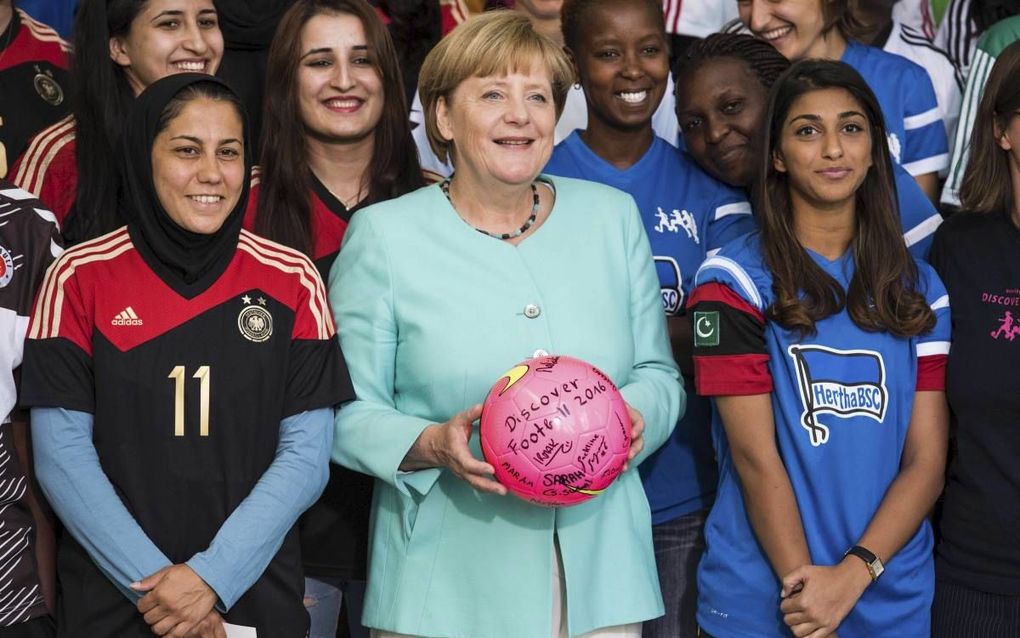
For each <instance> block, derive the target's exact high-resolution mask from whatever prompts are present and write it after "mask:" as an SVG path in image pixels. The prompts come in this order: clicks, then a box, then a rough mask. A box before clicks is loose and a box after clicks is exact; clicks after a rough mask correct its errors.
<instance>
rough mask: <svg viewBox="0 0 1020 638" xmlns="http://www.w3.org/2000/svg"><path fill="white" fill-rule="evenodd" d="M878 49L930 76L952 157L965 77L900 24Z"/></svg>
mask: <svg viewBox="0 0 1020 638" xmlns="http://www.w3.org/2000/svg"><path fill="white" fill-rule="evenodd" d="M901 4H902V3H901ZM879 45H881V47H882V50H884V51H887V52H889V53H895V54H896V55H900V56H903V57H905V58H906V59H908V60H910V61H911V62H914V63H915V64H918V65H920V66H921V67H922V68H923V69H924V70H925V71H927V72H928V77H929V78H931V83H932V87H933V88H934V89H935V98H936V100H937V101H938V106H939V111H941V114H942V122H943V123H944V124H945V126H946V135H947V137H948V138H949V144H950V148H949V152H950V153H952V152H953V149H952V144H953V139H954V137H955V135H954V134H955V132H956V123H957V121H958V120H959V117H960V101H961V97H962V95H963V76H962V75H961V73H960V70H959V69H958V68H956V65H955V64H954V63H953V61H952V60H951V59H950V57H949V55H948V54H947V53H946V52H945V51H943V50H942V49H940V48H938V47H937V46H935V45H934V44H933V43H932V42H931V40H929V39H928V38H926V37H925V36H924V34H923V33H921V32H920V31H917V30H916V29H914V28H912V27H910V26H907V25H906V24H902V23H900V22H898V21H897V20H893V23H892V29H891V31H890V32H889V36H888V37H887V38H886V40H885V42H884V43H879V42H876V43H875V46H879Z"/></svg>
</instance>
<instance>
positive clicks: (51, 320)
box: [20, 235, 126, 413]
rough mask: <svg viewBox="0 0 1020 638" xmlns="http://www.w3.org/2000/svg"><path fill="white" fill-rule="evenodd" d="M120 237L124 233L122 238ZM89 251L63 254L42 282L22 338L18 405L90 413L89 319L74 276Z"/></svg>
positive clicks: (92, 391) (92, 401) (89, 310)
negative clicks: (25, 335) (23, 339)
mask: <svg viewBox="0 0 1020 638" xmlns="http://www.w3.org/2000/svg"><path fill="white" fill-rule="evenodd" d="M125 239H126V235H125ZM93 252H94V251H90V249H89V248H85V249H83V250H72V251H68V252H65V253H64V254H63V255H62V256H61V257H60V258H59V259H58V260H57V261H55V262H54V263H53V264H52V265H51V266H50V268H49V270H48V271H47V273H46V277H45V278H44V279H43V283H42V287H41V288H40V290H39V294H38V295H37V297H36V301H35V305H34V307H33V309H32V316H31V319H30V320H29V325H28V337H27V339H26V340H25V354H24V360H23V361H22V365H21V401H20V403H21V405H22V406H24V407H51V408H67V409H70V410H78V411H80V412H88V413H92V412H93V411H94V409H95V379H94V376H93V372H92V333H93V329H94V326H95V324H94V318H93V314H92V308H91V305H90V304H89V303H87V302H86V299H85V298H86V294H85V292H84V291H83V290H82V284H81V280H80V278H79V277H78V268H79V266H80V265H81V263H82V261H84V260H86V259H88V258H89V255H90V254H92V253H93Z"/></svg>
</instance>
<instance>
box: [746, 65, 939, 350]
mask: <svg viewBox="0 0 1020 638" xmlns="http://www.w3.org/2000/svg"><path fill="white" fill-rule="evenodd" d="M823 89H844V90H846V91H848V92H849V93H850V94H851V95H852V96H853V98H854V99H855V100H856V101H857V103H858V104H859V105H860V107H861V108H862V110H863V111H864V114H865V115H866V116H867V119H868V123H869V129H870V133H871V161H872V165H871V168H869V169H868V174H867V175H866V176H865V178H864V181H863V182H862V183H861V186H860V187H859V188H858V189H857V193H856V212H855V215H854V223H855V225H856V227H855V229H854V238H853V240H852V243H851V249H852V250H853V258H854V274H853V277H852V278H851V280H850V286H849V289H848V290H846V291H844V290H843V287H842V286H841V285H840V284H839V282H838V281H836V280H835V279H834V278H833V277H832V276H830V275H829V274H827V273H826V272H825V271H824V270H822V268H821V267H819V266H818V264H816V263H815V262H814V260H813V259H812V258H811V257H810V256H809V255H808V253H807V251H806V250H805V249H804V247H803V246H802V245H801V244H800V242H799V241H798V240H797V237H796V235H795V234H794V229H793V207H792V205H791V200H790V183H789V176H788V174H787V173H783V172H780V171H778V170H776V168H775V166H774V163H773V158H774V157H775V156H776V154H777V152H779V143H780V139H781V133H782V129H783V125H784V123H785V122H786V119H787V117H788V116H789V112H790V108H791V106H792V105H793V102H794V101H795V100H796V99H797V98H798V97H800V96H802V95H804V94H806V93H810V92H812V91H818V90H823ZM765 121H766V122H767V123H768V124H767V126H768V129H767V130H766V133H765V136H766V137H765V145H764V148H765V149H766V152H765V153H764V154H763V155H764V156H763V158H762V163H761V168H760V173H759V176H760V178H759V179H758V180H757V183H756V187H755V191H756V192H755V200H756V211H757V214H758V216H759V221H760V223H761V246H762V252H763V255H764V258H765V263H766V265H767V266H768V268H769V270H770V271H771V272H772V274H773V283H772V288H773V292H774V293H775V301H774V302H773V304H772V306H771V307H770V308H769V309H768V316H769V318H770V319H771V320H773V321H775V322H777V323H778V324H780V325H781V326H783V327H784V328H786V329H788V330H795V331H798V332H800V334H801V336H806V335H808V334H814V333H815V323H816V322H818V321H820V320H822V319H824V318H826V317H828V316H830V315H834V314H836V313H838V312H840V311H842V310H843V308H844V307H845V308H846V309H847V312H848V313H849V315H850V319H851V320H852V321H853V322H854V323H855V324H856V325H857V326H858V327H859V328H861V329H862V330H867V331H871V332H879V331H887V332H891V333H893V334H895V335H898V336H904V337H906V336H913V335H917V334H920V333H922V332H926V331H928V330H930V329H931V328H932V327H934V325H935V315H934V314H933V313H932V311H931V308H929V306H928V304H927V303H926V302H925V299H924V296H923V295H922V294H920V293H919V292H918V291H917V283H918V271H917V265H916V264H915V263H914V260H913V258H912V257H911V256H910V253H909V252H907V247H906V244H905V243H904V241H903V229H902V228H901V227H900V222H899V219H900V217H899V213H898V209H897V207H898V204H897V200H896V190H895V186H894V181H893V172H892V162H891V160H890V159H889V150H888V146H887V144H886V132H885V125H884V123H883V120H882V110H881V107H879V105H878V100H877V99H876V98H875V94H874V93H872V92H871V89H870V88H868V85H867V83H865V81H864V79H863V78H862V77H861V76H860V74H858V73H857V71H855V70H854V69H853V68H851V67H850V66H849V65H846V64H844V63H842V62H831V61H826V60H803V61H801V62H797V63H795V64H794V65H793V66H791V67H790V69H789V70H788V71H786V73H784V74H783V75H782V76H780V77H779V79H778V80H776V83H775V84H774V85H773V86H772V91H771V92H770V94H769V107H768V115H767V116H766V118H765Z"/></svg>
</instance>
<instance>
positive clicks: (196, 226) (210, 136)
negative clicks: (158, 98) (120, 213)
mask: <svg viewBox="0 0 1020 638" xmlns="http://www.w3.org/2000/svg"><path fill="white" fill-rule="evenodd" d="M169 115H170V116H171V117H169V120H170V122H169V124H168V125H167V127H166V128H165V129H163V131H162V132H161V133H160V134H159V135H158V136H156V140H155V141H154V142H153V145H152V167H153V168H152V173H153V186H154V187H155V189H156V196H157V197H159V200H160V201H161V202H162V203H163V208H164V209H165V210H166V213H167V215H169V216H170V219H172V220H173V221H174V222H175V223H176V224H177V225H178V226H180V227H181V228H183V229H185V230H188V231H191V232H193V233H200V234H203V235H208V234H211V233H214V232H216V231H217V230H219V228H220V226H222V225H223V222H224V221H225V220H226V219H227V215H229V214H230V211H232V210H233V209H234V207H235V206H236V205H237V200H238V199H239V198H240V196H241V183H242V181H243V180H244V179H245V177H246V175H245V174H244V146H243V145H244V142H243V141H242V140H243V137H244V136H243V133H242V131H241V123H240V121H239V120H238V118H237V111H236V107H235V106H234V105H233V104H230V103H229V102H223V101H214V100H208V99H200V100H194V101H192V102H190V103H188V104H187V105H186V106H185V107H184V108H183V109H182V110H181V112H180V113H172V114H169Z"/></svg>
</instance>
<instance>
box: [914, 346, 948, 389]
mask: <svg viewBox="0 0 1020 638" xmlns="http://www.w3.org/2000/svg"><path fill="white" fill-rule="evenodd" d="M948 360H949V355H945V354H933V355H928V356H925V357H918V358H917V387H916V390H917V391H918V392H921V391H924V390H929V391H934V392H945V391H946V362H947V361H948Z"/></svg>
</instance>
